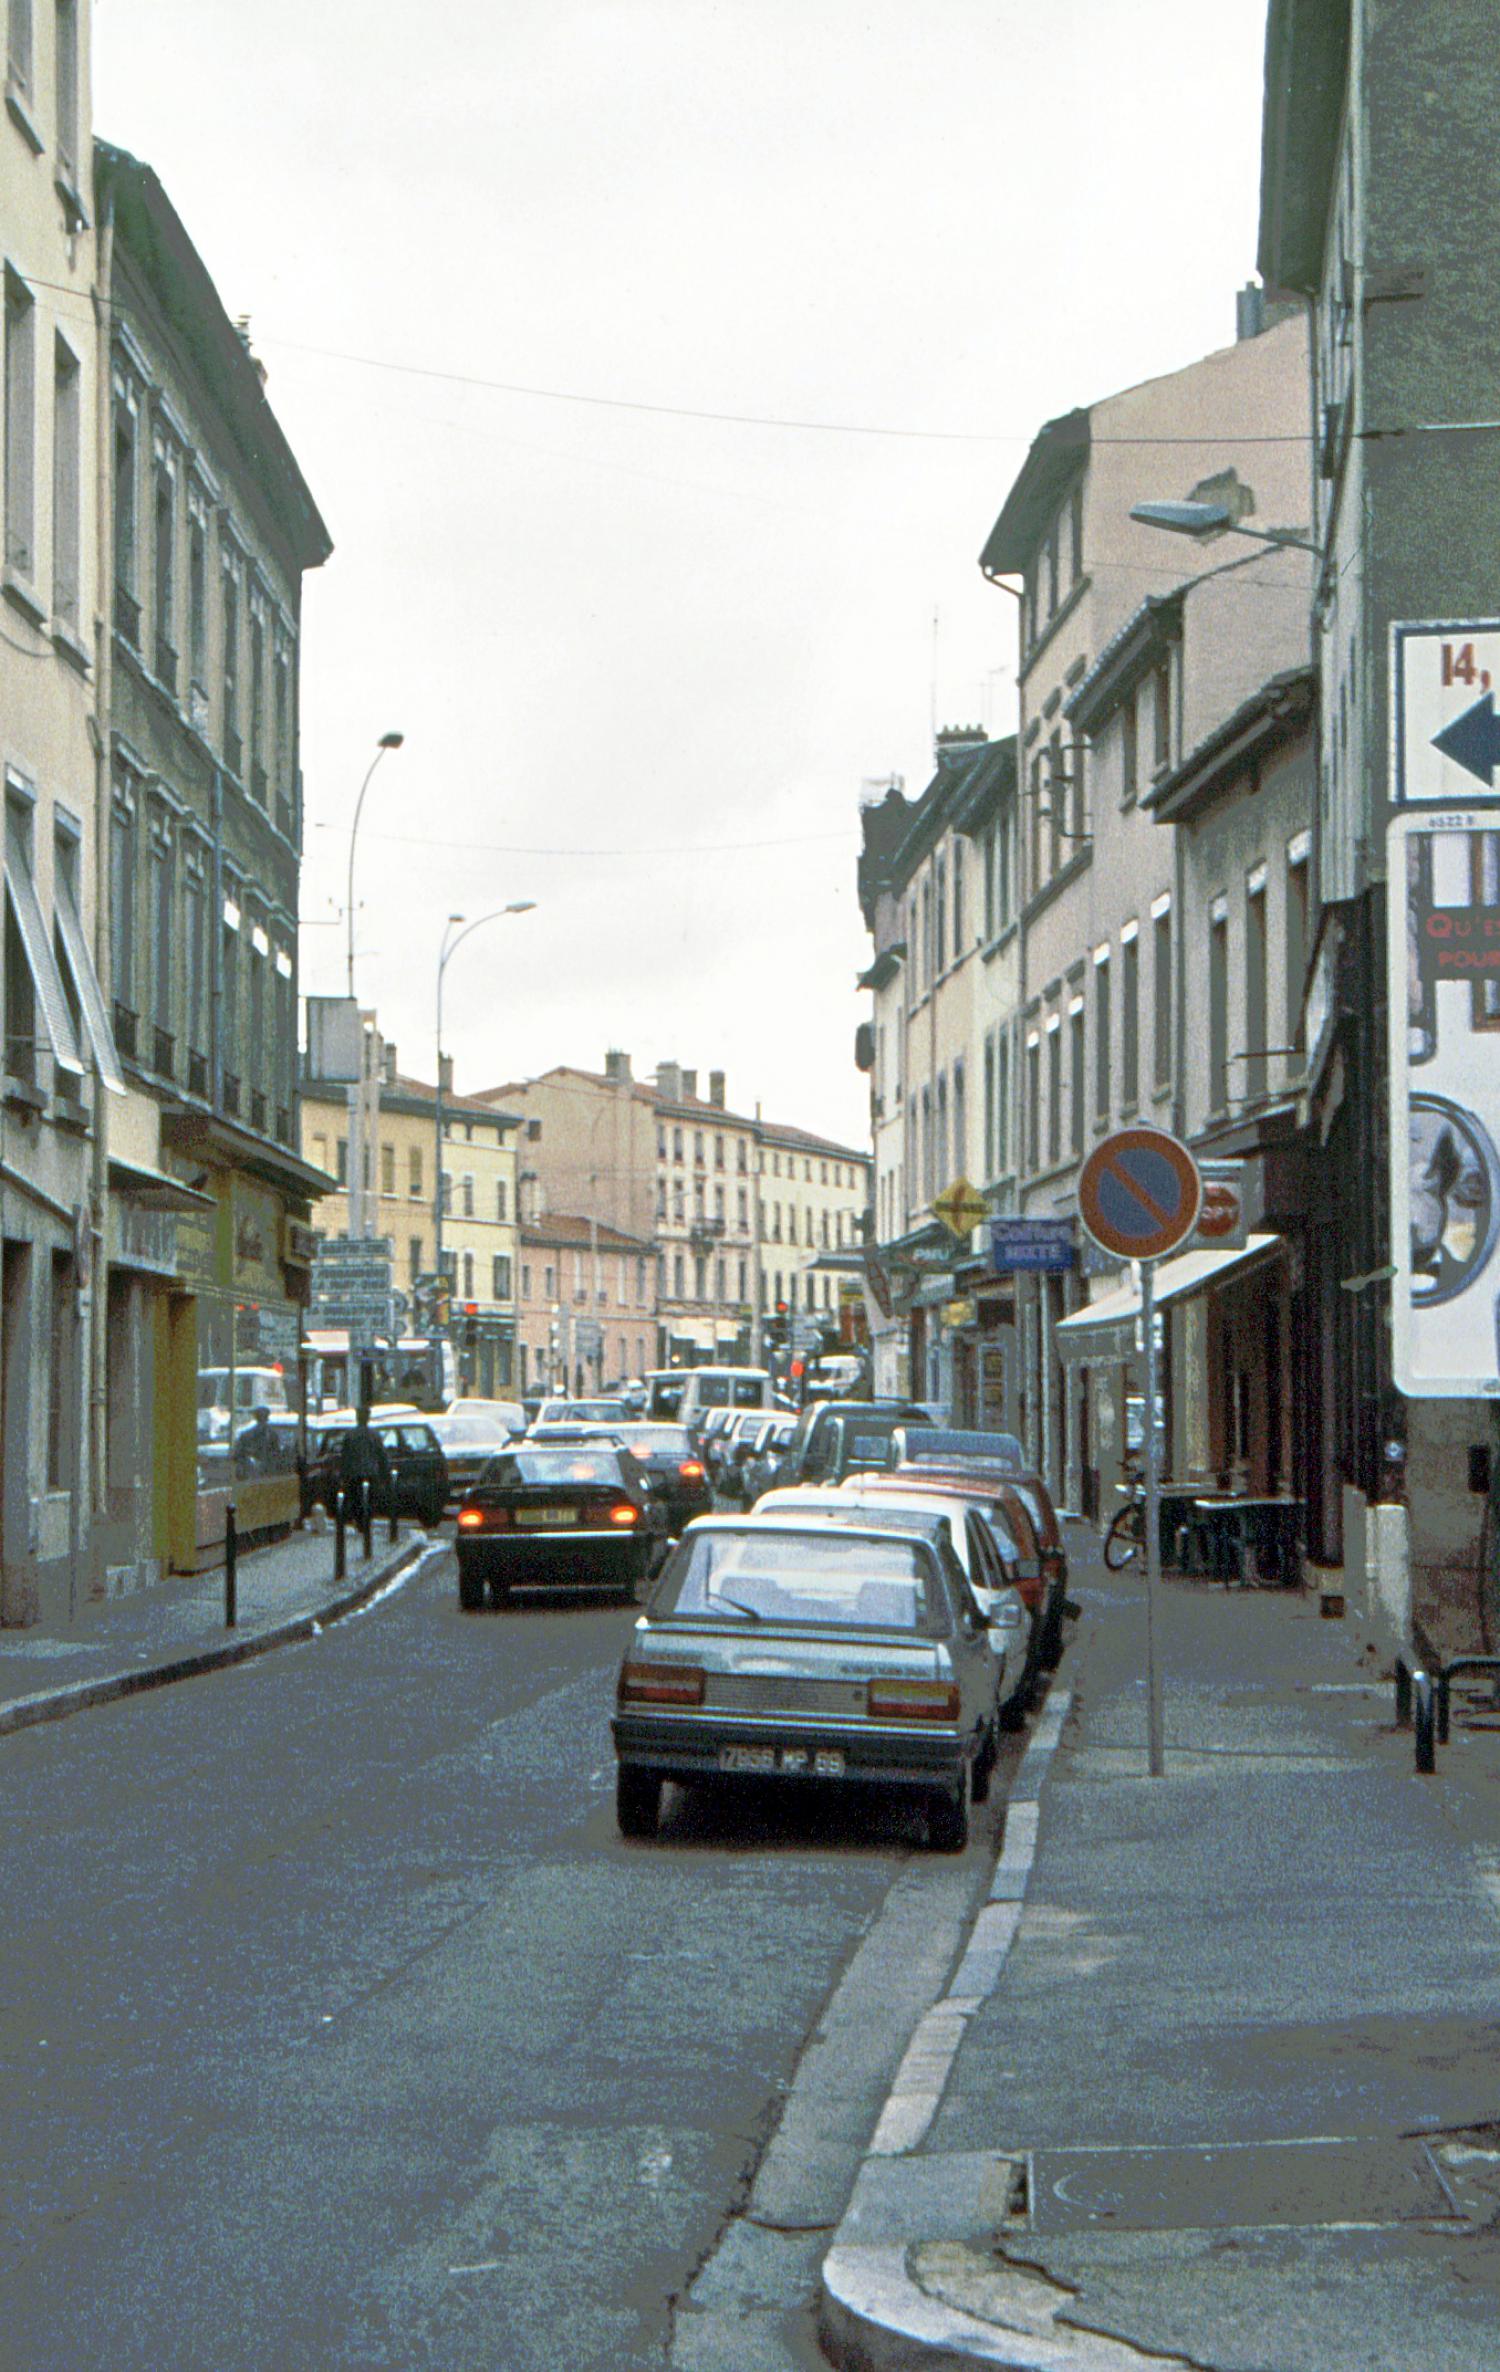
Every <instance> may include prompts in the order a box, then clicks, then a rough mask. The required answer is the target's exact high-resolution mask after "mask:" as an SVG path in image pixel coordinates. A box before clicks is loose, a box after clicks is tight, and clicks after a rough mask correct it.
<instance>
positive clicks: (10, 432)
mask: <svg viewBox="0 0 1500 2372" xmlns="http://www.w3.org/2000/svg"><path fill="white" fill-rule="evenodd" d="M35 542H36V307H35V305H34V304H33V302H32V297H31V291H30V289H29V288H28V287H27V285H26V283H25V281H24V280H21V279H19V278H18V277H17V275H16V274H15V273H14V272H12V271H10V270H7V271H6V274H5V565H6V567H7V568H13V569H14V570H15V572H16V574H17V575H18V576H22V577H25V578H26V579H27V580H28V582H29V581H30V579H31V578H32V577H33V576H34V575H35V573H36V550H35Z"/></svg>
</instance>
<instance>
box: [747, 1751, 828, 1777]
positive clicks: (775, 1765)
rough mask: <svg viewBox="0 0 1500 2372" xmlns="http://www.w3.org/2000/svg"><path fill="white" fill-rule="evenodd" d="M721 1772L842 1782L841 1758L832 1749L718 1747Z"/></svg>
mask: <svg viewBox="0 0 1500 2372" xmlns="http://www.w3.org/2000/svg"><path fill="white" fill-rule="evenodd" d="M719 1768H720V1770H721V1771H754V1772H761V1773H765V1772H771V1773H776V1772H779V1773H780V1774H781V1775H782V1777H783V1778H789V1779H798V1778H800V1779H807V1778H813V1779H842V1777H843V1776H844V1758H843V1755H842V1754H841V1753H840V1752H839V1750H838V1749H837V1747H832V1746H819V1747H816V1748H814V1747H808V1746H721V1747H720V1748H719Z"/></svg>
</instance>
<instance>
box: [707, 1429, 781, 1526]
mask: <svg viewBox="0 0 1500 2372" xmlns="http://www.w3.org/2000/svg"><path fill="white" fill-rule="evenodd" d="M781 1425H782V1419H781V1418H779V1417H777V1416H775V1415H773V1414H770V1413H768V1412H767V1411H766V1410H765V1409H763V1408H753V1409H751V1410H749V1411H748V1413H747V1414H746V1417H745V1421H744V1423H743V1424H742V1425H739V1426H737V1427H736V1429H735V1433H734V1437H733V1439H732V1440H731V1441H730V1442H729V1444H728V1445H727V1447H726V1449H725V1452H724V1457H723V1460H722V1463H721V1465H720V1468H719V1473H718V1477H717V1480H716V1484H715V1488H716V1489H717V1491H718V1493H719V1496H720V1498H721V1499H728V1500H729V1501H730V1502H731V1503H732V1504H733V1505H735V1506H737V1507H747V1506H748V1505H749V1503H750V1501H751V1499H752V1498H754V1497H757V1496H758V1495H759V1494H758V1493H756V1492H754V1491H752V1489H751V1487H750V1477H751V1475H752V1473H753V1472H754V1470H755V1467H756V1464H757V1461H758V1460H759V1458H760V1454H761V1451H762V1450H763V1449H764V1448H765V1446H766V1445H767V1443H768V1442H770V1441H771V1440H772V1439H773V1437H774V1436H775V1434H776V1432H777V1429H778V1427H780V1426H781ZM791 1431H792V1428H791V1426H790V1425H787V1426H786V1427H785V1429H784V1431H783V1432H782V1439H783V1441H786V1440H790V1438H791Z"/></svg>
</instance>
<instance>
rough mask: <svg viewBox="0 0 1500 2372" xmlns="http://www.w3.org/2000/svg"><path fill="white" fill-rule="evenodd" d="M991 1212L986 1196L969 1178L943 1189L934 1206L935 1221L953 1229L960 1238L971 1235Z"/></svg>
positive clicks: (957, 1180)
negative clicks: (938, 1220)
mask: <svg viewBox="0 0 1500 2372" xmlns="http://www.w3.org/2000/svg"><path fill="white" fill-rule="evenodd" d="M989 1211H990V1206H989V1204H988V1203H987V1202H986V1201H985V1199H984V1196H983V1195H982V1194H981V1193H980V1192H979V1190H978V1188H977V1187H975V1186H971V1185H970V1184H969V1181H968V1179H967V1178H955V1179H954V1181H953V1183H952V1185H951V1186H945V1187H944V1188H943V1191H942V1193H941V1194H940V1195H939V1196H938V1198H937V1200H936V1201H935V1202H934V1204H933V1206H932V1215H933V1217H934V1219H941V1220H942V1222H943V1225H944V1226H945V1227H951V1228H952V1230H953V1233H954V1234H955V1235H959V1236H963V1235H969V1234H971V1233H972V1232H973V1230H974V1229H975V1228H976V1227H977V1226H978V1225H979V1222H980V1220H981V1219H987V1218H988V1217H989Z"/></svg>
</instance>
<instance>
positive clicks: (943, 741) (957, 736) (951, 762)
mask: <svg viewBox="0 0 1500 2372" xmlns="http://www.w3.org/2000/svg"><path fill="white" fill-rule="evenodd" d="M989 738H990V737H989V735H988V733H986V731H985V729H984V727H983V725H944V726H943V728H942V730H941V731H940V732H939V734H938V737H937V762H938V765H939V767H940V768H942V767H946V766H961V765H962V764H963V762H964V760H965V758H972V757H973V755H974V752H975V751H976V750H981V749H984V748H985V747H986V745H987V744H988V742H989Z"/></svg>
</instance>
